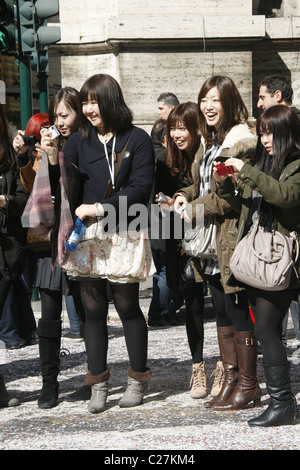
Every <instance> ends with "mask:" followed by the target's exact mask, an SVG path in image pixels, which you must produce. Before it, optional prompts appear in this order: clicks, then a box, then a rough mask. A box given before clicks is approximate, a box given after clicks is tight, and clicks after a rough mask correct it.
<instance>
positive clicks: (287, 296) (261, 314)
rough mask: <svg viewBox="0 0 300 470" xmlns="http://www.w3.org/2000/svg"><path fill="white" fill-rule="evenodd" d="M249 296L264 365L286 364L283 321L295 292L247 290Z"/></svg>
mask: <svg viewBox="0 0 300 470" xmlns="http://www.w3.org/2000/svg"><path fill="white" fill-rule="evenodd" d="M247 295H248V298H249V301H250V305H251V309H252V312H253V315H254V318H255V328H254V332H255V336H256V339H257V340H258V341H259V343H260V345H261V348H262V350H263V357H264V363H265V364H266V365H276V364H282V363H285V362H286V360H287V358H286V352H285V348H284V345H283V343H282V338H281V333H282V321H283V319H284V317H285V314H286V312H287V310H288V308H289V305H290V303H291V301H292V300H293V297H294V295H295V292H294V291H292V290H287V291H280V292H267V291H261V290H258V289H252V288H247Z"/></svg>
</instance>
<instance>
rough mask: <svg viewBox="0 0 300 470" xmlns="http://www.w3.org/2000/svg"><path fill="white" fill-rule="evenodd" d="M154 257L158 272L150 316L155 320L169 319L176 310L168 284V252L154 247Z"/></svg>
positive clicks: (154, 276)
mask: <svg viewBox="0 0 300 470" xmlns="http://www.w3.org/2000/svg"><path fill="white" fill-rule="evenodd" d="M152 257H153V261H154V264H155V268H156V273H155V274H154V275H153V292H152V300H151V304H150V307H149V312H148V316H149V318H152V319H153V320H158V319H160V318H162V317H164V319H165V320H167V319H170V318H172V317H173V316H174V315H175V313H176V311H175V306H174V300H173V294H172V291H171V289H170V288H169V287H168V285H167V273H166V254H165V252H164V251H162V250H156V249H153V250H152Z"/></svg>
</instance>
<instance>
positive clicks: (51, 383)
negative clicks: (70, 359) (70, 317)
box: [38, 319, 61, 408]
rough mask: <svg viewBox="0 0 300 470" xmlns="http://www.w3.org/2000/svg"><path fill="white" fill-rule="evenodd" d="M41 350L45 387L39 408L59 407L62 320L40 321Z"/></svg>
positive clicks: (39, 401)
mask: <svg viewBox="0 0 300 470" xmlns="http://www.w3.org/2000/svg"><path fill="white" fill-rule="evenodd" d="M38 335H39V349H40V363H41V374H42V379H43V387H42V391H41V394H40V397H39V399H38V406H39V408H53V407H54V406H56V405H57V399H58V381H57V377H58V374H59V364H60V360H59V351H60V342H61V321H60V320H51V321H48V320H42V319H41V320H39V323H38Z"/></svg>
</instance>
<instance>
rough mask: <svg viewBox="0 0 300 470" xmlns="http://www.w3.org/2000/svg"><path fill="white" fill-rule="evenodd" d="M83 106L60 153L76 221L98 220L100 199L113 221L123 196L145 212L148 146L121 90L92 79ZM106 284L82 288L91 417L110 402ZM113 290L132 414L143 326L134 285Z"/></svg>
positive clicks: (88, 282)
mask: <svg viewBox="0 0 300 470" xmlns="http://www.w3.org/2000/svg"><path fill="white" fill-rule="evenodd" d="M80 101H81V105H82V122H81V127H80V132H78V133H75V134H73V135H72V136H71V137H70V139H69V140H68V142H67V145H66V147H65V149H64V153H65V155H66V156H67V157H68V158H69V159H70V160H71V161H72V162H73V163H75V164H76V166H78V168H79V171H80V175H81V191H82V193H81V201H82V204H81V205H80V206H79V207H78V208H77V209H76V215H77V216H78V217H79V218H80V219H81V220H84V219H85V218H86V217H99V216H100V217H101V216H103V215H104V213H105V211H104V209H105V208H104V207H103V205H102V204H101V202H100V201H103V200H104V199H105V204H110V205H111V206H112V207H113V208H114V209H115V211H116V214H117V215H118V214H119V207H120V206H119V204H120V197H121V196H125V197H126V201H127V206H128V208H129V207H130V206H131V205H133V204H136V203H140V204H144V205H146V204H147V202H148V201H149V196H150V192H151V187H152V182H153V172H154V152H153V147H152V142H151V139H150V136H149V135H148V134H147V133H146V132H145V131H144V130H142V129H140V128H137V127H134V126H133V124H132V120H133V116H132V113H131V111H130V109H129V108H128V107H127V105H126V103H125V101H124V98H123V94H122V90H121V88H120V86H119V84H118V83H117V82H116V80H115V79H114V78H113V77H111V76H109V75H105V74H97V75H94V76H92V77H90V78H89V79H87V80H86V82H85V83H84V84H83V86H82V88H81V90H80ZM128 139H129V140H128ZM125 144H127V147H126V152H125V154H124V157H123V160H122V163H121V166H120V169H119V172H118V175H117V177H116V179H115V185H114V188H113V189H112V192H111V194H110V195H109V196H108V197H107V188H108V182H109V181H110V180H112V179H113V178H112V177H113V174H112V173H113V167H114V166H112V161H113V160H115V158H114V159H112V155H114V157H116V156H117V155H118V154H119V153H120V152H121V150H122V149H123V148H124V146H125ZM105 207H107V206H105ZM120 215H122V214H121V210H120ZM106 283H107V281H106V279H103V278H102V277H100V275H99V277H96V278H95V277H93V278H82V279H80V281H79V284H80V291H81V298H82V301H83V304H84V308H85V314H86V323H85V341H86V350H87V356H88V363H89V367H90V371H89V374H88V376H87V378H86V381H85V383H86V384H91V388H92V396H91V400H90V402H89V406H88V410H89V411H90V412H91V413H98V412H100V411H102V410H104V408H105V403H106V399H107V394H108V378H109V370H108V368H107V349H108V331H107V313H108V299H107V289H106V287H107V285H106ZM111 290H112V295H113V299H114V303H115V306H116V309H117V311H118V314H119V316H120V318H121V321H122V324H123V329H124V335H125V340H126V345H127V350H128V355H129V361H130V367H129V368H128V386H127V390H126V392H125V394H124V395H123V397H122V399H121V400H120V402H119V405H120V406H122V407H131V406H136V405H139V404H141V403H142V400H143V396H144V394H145V392H146V389H147V383H148V381H149V379H150V370H149V369H148V368H147V366H146V363H147V342H148V337H147V325H146V322H145V318H144V315H143V313H142V311H141V309H140V306H139V298H138V293H139V283H138V282H130V283H126V282H111Z"/></svg>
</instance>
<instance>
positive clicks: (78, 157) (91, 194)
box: [64, 127, 154, 214]
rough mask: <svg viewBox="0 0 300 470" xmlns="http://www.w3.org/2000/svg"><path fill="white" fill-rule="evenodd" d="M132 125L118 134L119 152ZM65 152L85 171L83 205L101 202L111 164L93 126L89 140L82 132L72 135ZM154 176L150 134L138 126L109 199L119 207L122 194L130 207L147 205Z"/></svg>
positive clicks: (132, 135) (83, 177) (83, 172)
mask: <svg viewBox="0 0 300 470" xmlns="http://www.w3.org/2000/svg"><path fill="white" fill-rule="evenodd" d="M131 131H132V128H130V129H127V130H126V131H124V132H121V133H119V134H118V135H117V139H116V148H115V152H116V154H118V153H120V152H121V150H122V149H123V147H124V145H125V144H126V141H127V140H128V137H129V135H130V133H131ZM107 149H108V155H110V154H111V151H112V139H111V140H110V141H109V142H108V144H107ZM64 154H65V155H66V156H67V157H68V158H69V159H70V160H71V161H72V162H73V163H74V164H75V165H76V166H78V169H79V172H80V174H81V189H82V197H81V201H82V203H83V204H94V203H95V202H101V201H102V200H103V198H104V196H105V193H106V189H107V184H108V182H109V180H110V173H109V168H108V163H107V160H106V158H105V150H104V146H103V144H102V143H101V142H100V140H99V139H98V136H97V131H96V129H95V128H93V129H92V131H91V135H90V137H89V139H87V140H84V139H83V138H82V137H81V134H80V133H79V132H76V133H74V134H73V135H71V136H70V137H69V139H68V141H67V143H66V145H65V148H64ZM153 176H154V151H153V145H152V141H151V138H150V136H149V135H148V134H147V133H146V132H145V131H144V130H143V129H140V128H138V127H134V128H133V131H132V134H131V137H130V140H129V142H128V145H127V149H126V152H125V155H124V158H123V161H122V164H121V167H120V169H119V173H118V176H117V178H116V181H115V189H116V191H115V193H114V194H112V196H111V197H109V198H108V199H106V200H105V203H106V204H111V205H112V206H114V208H115V209H116V213H117V214H118V210H119V197H120V196H126V197H127V206H128V207H130V206H132V205H133V204H137V203H140V204H145V205H147V203H148V201H149V197H150V193H151V188H152V183H153Z"/></svg>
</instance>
